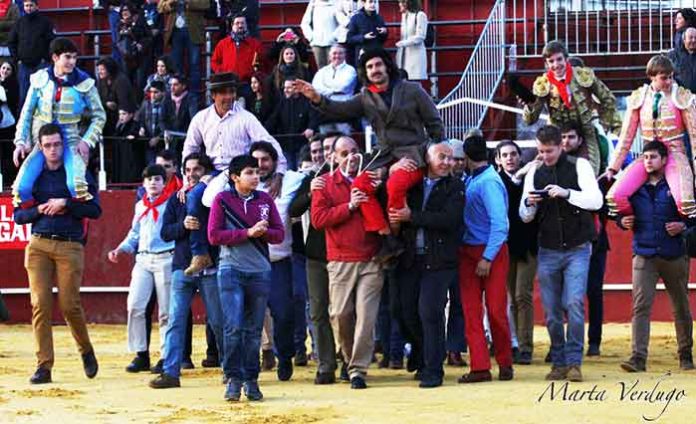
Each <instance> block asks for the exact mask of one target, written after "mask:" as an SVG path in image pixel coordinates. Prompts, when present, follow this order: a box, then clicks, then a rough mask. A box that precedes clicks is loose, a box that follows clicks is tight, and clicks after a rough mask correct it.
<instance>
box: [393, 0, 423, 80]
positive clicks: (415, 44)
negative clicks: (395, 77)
mask: <svg viewBox="0 0 696 424" xmlns="http://www.w3.org/2000/svg"><path fill="white" fill-rule="evenodd" d="M399 12H401V39H400V40H399V41H397V43H396V47H397V51H396V66H398V67H399V68H400V69H403V70H405V71H406V73H407V74H408V79H410V80H412V81H418V80H424V79H428V59H427V54H426V51H425V36H426V33H427V32H428V16H427V15H426V14H425V12H423V6H422V5H421V2H420V0H399Z"/></svg>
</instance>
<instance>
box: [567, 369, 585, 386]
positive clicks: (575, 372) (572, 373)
mask: <svg viewBox="0 0 696 424" xmlns="http://www.w3.org/2000/svg"><path fill="white" fill-rule="evenodd" d="M566 378H567V379H568V381H572V382H574V383H579V382H581V381H582V372H581V371H580V365H571V366H569V367H568V373H567V374H566Z"/></svg>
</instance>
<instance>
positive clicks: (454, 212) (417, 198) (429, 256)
mask: <svg viewBox="0 0 696 424" xmlns="http://www.w3.org/2000/svg"><path fill="white" fill-rule="evenodd" d="M423 196H424V188H423V183H420V184H417V185H416V186H415V187H413V188H412V189H411V190H410V191H409V192H408V197H407V203H408V207H409V208H410V209H411V221H410V222H407V223H404V224H403V225H402V227H401V228H402V234H403V239H404V241H405V243H406V251H405V252H404V253H403V254H402V255H401V257H400V258H399V268H401V269H409V268H411V266H412V265H413V262H414V259H415V256H416V236H417V233H418V230H419V229H423V230H424V236H425V254H424V260H425V262H424V265H425V268H426V269H427V270H431V271H436V270H443V269H456V268H457V264H458V261H459V257H458V254H457V250H458V248H459V244H460V243H461V239H462V227H463V222H464V218H463V215H464V213H463V211H464V183H462V181H461V180H459V179H458V178H455V177H444V178H442V179H440V180H439V181H438V182H437V183H435V187H433V189H432V191H431V193H430V197H428V203H427V204H426V205H425V208H423Z"/></svg>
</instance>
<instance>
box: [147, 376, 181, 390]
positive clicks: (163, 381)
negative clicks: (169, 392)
mask: <svg viewBox="0 0 696 424" xmlns="http://www.w3.org/2000/svg"><path fill="white" fill-rule="evenodd" d="M149 386H150V387H152V388H153V389H171V388H174V387H181V382H180V381H179V379H178V378H177V377H172V376H171V375H169V374H166V373H162V374H160V375H158V376H157V377H155V379H154V380H150V383H149Z"/></svg>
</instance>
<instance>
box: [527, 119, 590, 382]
mask: <svg viewBox="0 0 696 424" xmlns="http://www.w3.org/2000/svg"><path fill="white" fill-rule="evenodd" d="M536 138H537V149H538V150H539V155H540V156H541V164H539V165H538V166H534V167H532V168H531V169H530V171H529V172H528V173H527V176H526V177H525V179H524V186H523V189H522V199H521V200H520V218H522V221H524V222H531V221H532V220H533V219H535V217H536V218H537V222H538V225H539V237H538V243H539V254H538V256H537V260H538V266H537V275H538V277H539V287H540V288H541V299H542V303H543V305H544V314H545V316H546V327H547V329H548V331H549V336H550V338H551V361H552V363H553V367H552V369H551V372H549V373H548V374H547V375H546V379H547V380H565V379H568V380H569V381H582V379H583V377H582V372H581V365H582V351H583V346H584V343H583V339H584V333H585V292H586V290H587V270H588V268H589V266H590V255H591V253H592V252H591V250H592V246H591V244H590V243H591V241H592V240H593V239H594V238H595V226H594V221H593V218H592V213H591V212H592V211H596V210H598V209H599V208H600V207H601V206H602V192H601V191H600V190H599V187H598V185H597V181H596V180H595V176H594V171H593V169H592V166H591V165H590V163H589V162H588V161H587V160H585V159H583V158H574V157H570V156H568V155H566V154H565V153H563V150H562V148H561V131H560V130H559V129H558V127H555V126H552V125H547V126H543V127H541V128H540V129H539V130H538V131H537V135H536ZM564 315H566V318H567V322H568V326H567V330H566V331H564V328H563V322H564Z"/></svg>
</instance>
